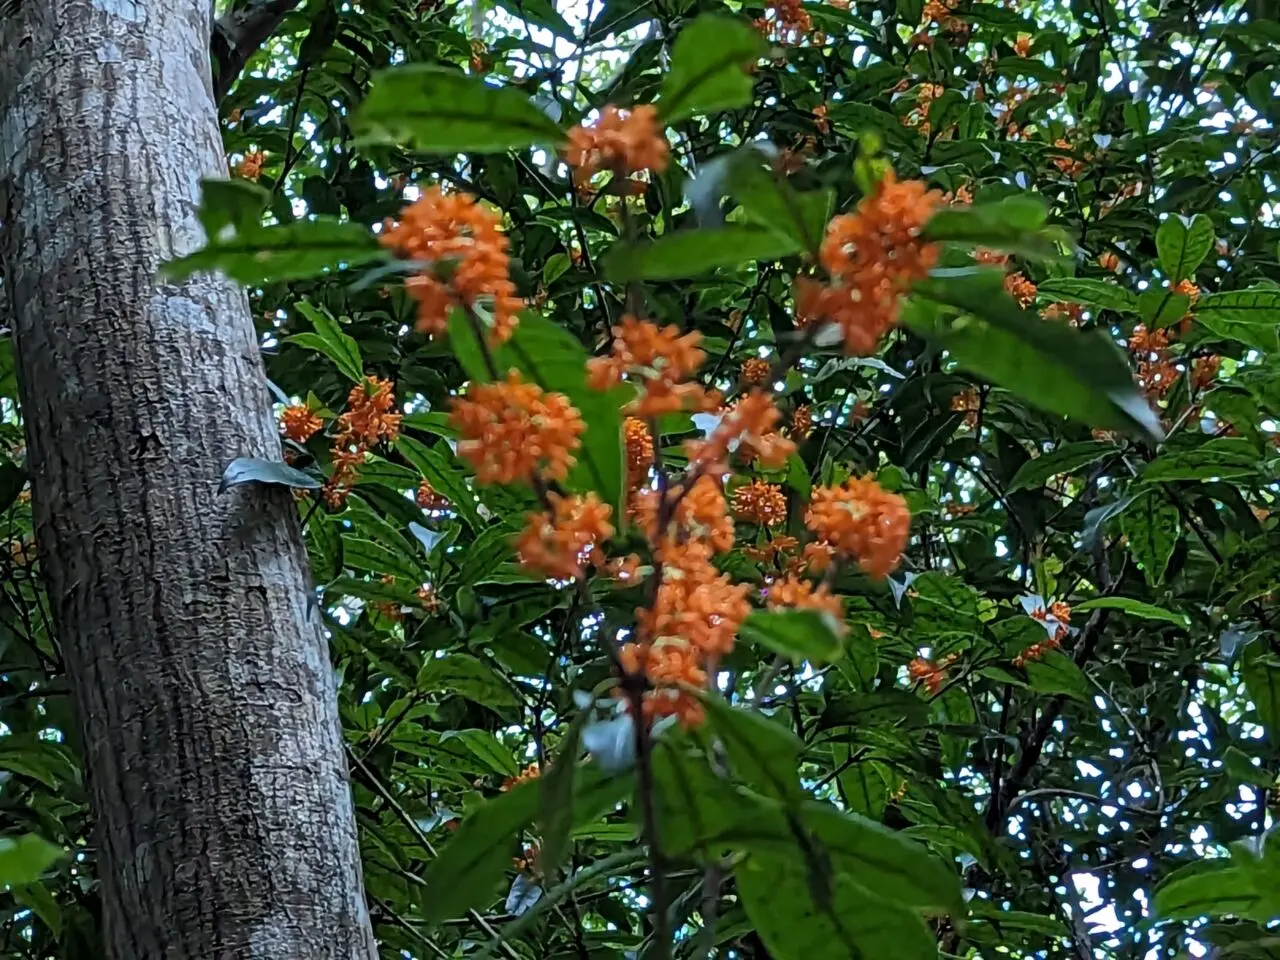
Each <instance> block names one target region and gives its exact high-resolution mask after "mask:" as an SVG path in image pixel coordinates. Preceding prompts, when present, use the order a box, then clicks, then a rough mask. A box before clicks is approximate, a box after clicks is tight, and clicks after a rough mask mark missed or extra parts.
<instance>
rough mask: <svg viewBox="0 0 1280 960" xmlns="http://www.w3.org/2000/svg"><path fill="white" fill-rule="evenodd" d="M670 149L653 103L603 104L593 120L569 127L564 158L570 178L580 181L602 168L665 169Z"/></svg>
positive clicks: (619, 173)
mask: <svg viewBox="0 0 1280 960" xmlns="http://www.w3.org/2000/svg"><path fill="white" fill-rule="evenodd" d="M670 153H671V148H670V146H669V145H668V144H667V138H666V137H665V136H664V135H663V133H662V130H661V128H660V126H659V125H658V110H657V108H656V107H653V106H649V105H644V106H638V107H631V108H630V109H625V108H624V109H619V108H618V107H615V106H607V107H605V108H604V109H603V110H601V111H600V116H599V117H598V118H597V119H596V120H595V121H594V122H593V123H590V124H579V125H578V126H576V127H574V128H573V129H572V130H570V131H569V145H568V146H567V147H566V148H565V151H564V158H565V162H567V163H568V164H569V166H570V167H572V168H573V179H574V182H575V183H578V184H582V183H585V182H586V181H587V180H590V179H591V178H592V177H593V176H595V174H597V173H599V172H600V171H602V170H610V171H612V172H613V173H614V174H616V175H617V176H619V177H624V176H628V175H630V174H633V173H640V172H641V171H644V170H649V171H652V172H654V173H661V172H662V171H664V170H666V169H667V162H668V160H669V159H670Z"/></svg>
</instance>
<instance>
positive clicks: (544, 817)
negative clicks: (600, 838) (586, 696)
mask: <svg viewBox="0 0 1280 960" xmlns="http://www.w3.org/2000/svg"><path fill="white" fill-rule="evenodd" d="M590 717H591V714H590V712H589V711H587V710H583V711H580V712H579V713H578V715H577V716H576V717H574V719H573V722H572V723H571V724H569V729H568V731H567V732H566V733H565V736H564V739H563V740H561V741H560V747H559V749H558V750H557V751H556V756H555V760H553V761H552V763H551V766H550V768H549V769H546V770H543V771H542V776H541V777H539V778H538V779H539V782H540V783H541V792H540V797H539V811H540V812H539V814H538V824H539V826H540V827H541V828H542V853H541V866H542V869H543V871H544V872H545V873H547V874H548V875H549V876H554V875H555V871H557V870H558V869H560V864H561V863H563V862H564V858H565V857H566V856H567V855H568V853H569V833H570V831H571V830H572V829H573V822H574V815H573V806H574V792H575V791H574V779H575V774H576V773H577V772H578V755H579V754H580V753H581V752H582V730H583V728H584V727H585V726H586V723H587V721H588V720H589V719H590Z"/></svg>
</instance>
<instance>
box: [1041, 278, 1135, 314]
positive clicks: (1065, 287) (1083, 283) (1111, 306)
mask: <svg viewBox="0 0 1280 960" xmlns="http://www.w3.org/2000/svg"><path fill="white" fill-rule="evenodd" d="M1038 292H1039V293H1040V295H1041V296H1044V297H1051V298H1052V299H1054V300H1061V301H1067V302H1070V303H1079V304H1083V305H1084V306H1086V307H1099V308H1101V309H1103V310H1115V311H1116V312H1117V313H1134V312H1135V311H1137V309H1138V298H1137V296H1136V295H1135V294H1134V293H1133V291H1132V290H1126V289H1125V288H1124V287H1121V286H1119V285H1117V284H1115V283H1110V282H1108V281H1106V280H1090V279H1085V278H1082V279H1065V280H1046V281H1044V283H1042V284H1040V286H1039V288H1038Z"/></svg>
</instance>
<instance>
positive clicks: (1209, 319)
mask: <svg viewBox="0 0 1280 960" xmlns="http://www.w3.org/2000/svg"><path fill="white" fill-rule="evenodd" d="M1194 316H1195V318H1196V321H1197V322H1198V323H1200V324H1202V325H1203V326H1204V327H1205V328H1206V329H1207V330H1209V331H1211V332H1212V333H1215V334H1217V335H1218V336H1220V337H1226V338H1228V339H1230V340H1236V341H1239V342H1240V343H1243V344H1246V345H1247V346H1250V347H1256V348H1257V349H1259V350H1266V351H1270V352H1274V351H1275V350H1277V349H1280V339H1278V338H1277V329H1280V290H1278V289H1276V288H1275V287H1250V288H1248V289H1246V290H1232V291H1230V292H1227V293H1210V294H1206V295H1204V296H1202V297H1201V298H1200V299H1199V300H1198V301H1196V306H1195V312H1194Z"/></svg>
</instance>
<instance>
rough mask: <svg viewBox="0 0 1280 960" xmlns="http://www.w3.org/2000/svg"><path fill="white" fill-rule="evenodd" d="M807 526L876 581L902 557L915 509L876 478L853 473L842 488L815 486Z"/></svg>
mask: <svg viewBox="0 0 1280 960" xmlns="http://www.w3.org/2000/svg"><path fill="white" fill-rule="evenodd" d="M805 524H806V525H807V526H808V528H809V529H810V530H812V531H813V532H814V533H815V534H816V535H817V536H818V537H819V539H821V540H825V541H826V542H828V543H829V544H831V546H832V547H834V548H835V550H836V552H837V553H839V554H842V555H844V556H849V557H853V558H854V559H856V560H857V561H858V564H859V566H861V567H862V569H863V570H865V571H866V573H867V574H868V575H869V576H871V577H872V578H873V579H876V580H883V579H884V578H885V577H887V576H888V575H889V574H890V573H891V572H892V571H893V570H894V569H895V568H896V567H897V566H898V563H899V562H900V561H901V560H902V552H903V550H905V549H906V546H907V536H908V534H909V533H910V529H911V513H910V511H908V510H907V503H906V501H905V500H903V499H902V497H900V496H898V495H897V494H896V493H889V492H888V491H886V490H884V489H882V488H881V486H880V484H878V483H876V482H875V480H873V479H872V478H871V477H862V478H858V477H850V478H849V479H848V480H846V481H845V482H844V483H843V484H842V485H840V486H838V487H815V488H814V490H813V494H812V497H811V499H810V502H809V510H808V513H807V514H806V516H805Z"/></svg>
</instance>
